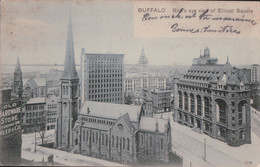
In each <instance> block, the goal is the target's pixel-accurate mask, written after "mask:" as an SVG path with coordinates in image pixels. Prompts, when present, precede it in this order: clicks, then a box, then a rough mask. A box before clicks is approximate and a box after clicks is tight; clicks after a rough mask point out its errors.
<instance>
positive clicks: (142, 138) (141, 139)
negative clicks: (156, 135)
mask: <svg viewBox="0 0 260 167" xmlns="http://www.w3.org/2000/svg"><path fill="white" fill-rule="evenodd" d="M139 140H140V144H141V146H144V143H145V141H144V140H145V139H144V135H142V134H141V135H140V137H139ZM149 145H150V147H151V148H152V147H153V139H152V136H149ZM163 145H164V142H163V138H161V139H160V149H161V150H163Z"/></svg>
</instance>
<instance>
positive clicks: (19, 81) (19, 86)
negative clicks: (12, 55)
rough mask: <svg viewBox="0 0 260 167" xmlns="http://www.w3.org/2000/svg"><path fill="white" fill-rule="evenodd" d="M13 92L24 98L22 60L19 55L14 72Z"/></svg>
mask: <svg viewBox="0 0 260 167" xmlns="http://www.w3.org/2000/svg"><path fill="white" fill-rule="evenodd" d="M12 92H13V94H15V95H17V96H18V97H19V98H22V95H23V76H22V71H21V67H20V60H19V57H17V63H16V67H15V72H14V81H13V85H12Z"/></svg>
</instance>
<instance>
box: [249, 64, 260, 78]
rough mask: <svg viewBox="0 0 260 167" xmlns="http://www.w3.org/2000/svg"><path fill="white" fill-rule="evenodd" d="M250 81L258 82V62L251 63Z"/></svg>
mask: <svg viewBox="0 0 260 167" xmlns="http://www.w3.org/2000/svg"><path fill="white" fill-rule="evenodd" d="M251 81H252V82H260V65H258V64H253V65H251Z"/></svg>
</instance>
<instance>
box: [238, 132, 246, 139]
mask: <svg viewBox="0 0 260 167" xmlns="http://www.w3.org/2000/svg"><path fill="white" fill-rule="evenodd" d="M239 139H240V140H243V139H245V132H244V131H243V130H241V131H240V132H239Z"/></svg>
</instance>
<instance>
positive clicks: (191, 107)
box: [174, 48, 251, 146]
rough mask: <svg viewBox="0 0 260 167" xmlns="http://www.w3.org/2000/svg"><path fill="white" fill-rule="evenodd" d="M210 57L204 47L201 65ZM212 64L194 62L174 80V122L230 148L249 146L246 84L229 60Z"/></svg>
mask: <svg viewBox="0 0 260 167" xmlns="http://www.w3.org/2000/svg"><path fill="white" fill-rule="evenodd" d="M203 58H205V60H203ZM209 58H210V57H209V49H208V48H205V50H204V56H201V62H203V61H205V62H207V60H208V59H209ZM214 60H216V59H214ZM213 62H214V61H213ZM213 62H211V63H194V64H193V65H192V66H191V67H190V69H189V70H188V72H187V73H186V74H185V75H183V76H182V77H180V78H178V77H175V78H174V97H175V99H174V120H175V121H176V122H179V123H181V124H183V125H186V126H189V127H192V128H195V129H198V130H200V131H202V132H203V133H205V134H208V135H209V136H211V137H212V138H216V139H219V140H221V141H224V142H227V144H228V145H230V146H239V145H242V144H245V143H251V116H250V115H251V113H250V88H249V82H248V80H247V78H246V76H245V75H243V77H239V75H238V73H237V71H236V70H234V68H233V67H232V66H231V64H230V63H229V61H228V60H227V62H226V64H216V62H214V63H213Z"/></svg>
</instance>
